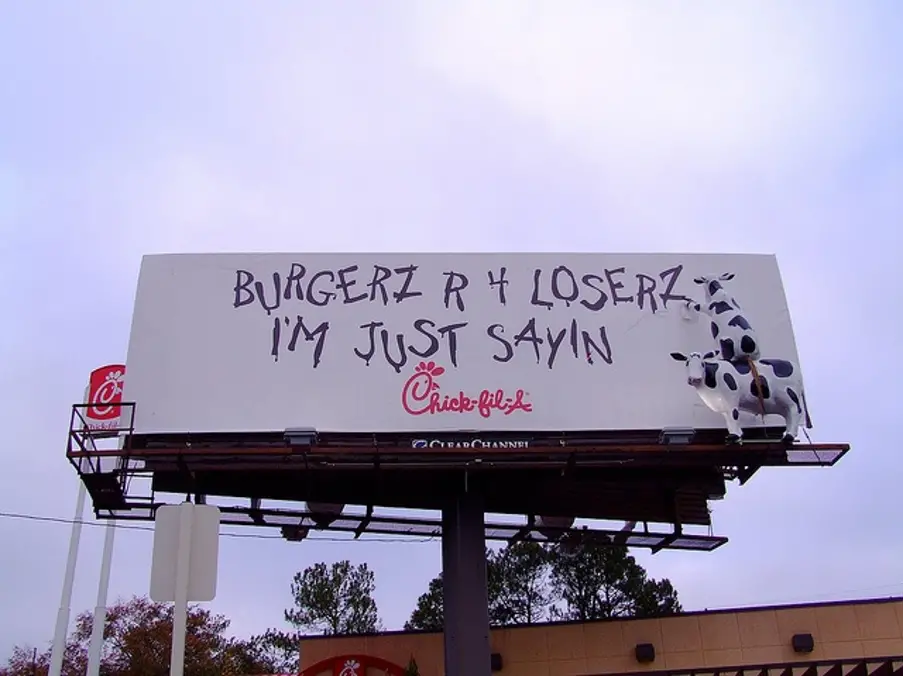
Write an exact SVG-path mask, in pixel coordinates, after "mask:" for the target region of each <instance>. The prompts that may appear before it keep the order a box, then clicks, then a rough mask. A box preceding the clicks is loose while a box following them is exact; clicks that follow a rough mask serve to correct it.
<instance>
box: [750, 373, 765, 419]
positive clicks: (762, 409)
mask: <svg viewBox="0 0 904 676" xmlns="http://www.w3.org/2000/svg"><path fill="white" fill-rule="evenodd" d="M747 365H748V366H749V367H750V370H751V371H752V372H753V384H754V385H755V386H756V398H757V399H758V400H759V402H760V415H761V416H762V418H763V422H766V401H765V400H764V399H763V383H761V382H760V374H759V371H757V368H756V362H755V361H754V360H753V359H751V358H750V357H747Z"/></svg>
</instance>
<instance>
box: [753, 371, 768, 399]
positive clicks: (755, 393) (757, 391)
mask: <svg viewBox="0 0 904 676" xmlns="http://www.w3.org/2000/svg"><path fill="white" fill-rule="evenodd" d="M757 381H759V383H760V387H759V389H757V386H756V384H757ZM761 392H762V394H763V399H768V398H769V397H770V396H771V393H770V392H769V381H768V380H766V377H765V376H757V377H756V378H755V379H752V380H751V381H750V394H752V395H753V396H754V397H757V398H759V396H760V393H761Z"/></svg>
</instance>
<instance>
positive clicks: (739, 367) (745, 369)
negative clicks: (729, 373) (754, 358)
mask: <svg viewBox="0 0 904 676" xmlns="http://www.w3.org/2000/svg"><path fill="white" fill-rule="evenodd" d="M734 367H735V371H737V372H738V373H740V374H741V375H743V376H746V375H747V374H748V373H750V364H749V363H747V362H746V361H739V362H737V363H736V364H734Z"/></svg>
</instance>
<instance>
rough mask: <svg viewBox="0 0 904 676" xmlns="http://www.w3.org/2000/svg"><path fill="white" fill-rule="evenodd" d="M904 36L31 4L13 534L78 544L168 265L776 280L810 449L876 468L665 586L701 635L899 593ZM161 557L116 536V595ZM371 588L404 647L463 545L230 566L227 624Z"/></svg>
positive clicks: (764, 21)
mask: <svg viewBox="0 0 904 676" xmlns="http://www.w3.org/2000/svg"><path fill="white" fill-rule="evenodd" d="M327 6H329V9H328V10H327V9H326V7H327ZM901 35H902V9H901V3H900V2H892V1H891V0H879V1H876V2H863V1H862V0H850V1H848V2H835V1H827V0H818V1H817V0H813V1H807V0H799V1H797V2H793V3H791V2H782V1H780V0H774V1H771V2H768V1H760V2H752V1H750V2H744V1H741V0H736V1H734V2H730V3H725V2H717V1H712V2H708V1H701V2H695V3H677V2H659V3H637V2H630V1H629V0H625V1H624V2H606V3H603V2H593V1H592V0H588V1H587V2H581V1H578V0H572V1H571V2H568V3H563V2H555V3H553V2H545V3H541V2H525V1H524V0H519V1H515V0H512V1H503V0H497V1H496V2H493V3H487V2H480V1H478V0H474V1H471V2H469V1H456V2H452V1H448V2H442V3H440V2H433V3H427V2H423V3H402V2H382V3H328V4H327V3H320V4H318V5H316V6H314V5H312V4H303V3H290V2H282V3H277V2H271V3H251V2H244V3H238V2H233V3H222V2H214V1H201V0H196V1H195V2H192V3H183V2H175V1H172V0H170V1H164V2H154V3H151V2H144V3H137V2H136V3H122V2H114V1H112V0H111V1H108V2H101V1H95V2H87V1H86V2H80V3H56V2H41V1H39V0H32V1H30V2H15V1H14V0H5V1H4V0H0V73H2V76H0V111H2V112H0V119H2V125H0V129H2V131H0V235H2V236H0V307H2V309H3V312H4V321H3V322H2V326H3V328H4V330H3V331H0V387H2V391H3V392H4V393H5V398H4V401H3V406H2V407H0V429H2V430H3V431H4V437H5V438H4V440H3V444H2V445H0V459H2V462H3V465H2V471H0V511H2V512H6V513H9V512H15V513H25V514H32V515H40V516H51V517H62V518H71V515H72V511H73V508H74V503H75V495H76V485H77V484H76V478H75V473H74V471H73V470H72V468H71V467H70V465H69V464H68V463H67V462H66V460H65V458H64V456H63V453H64V449H65V440H66V431H67V424H68V417H69V414H70V406H71V404H73V403H74V402H76V401H77V400H78V399H79V398H80V397H81V395H82V391H83V388H84V385H85V381H86V378H87V374H88V373H89V371H90V370H91V369H92V368H94V367H95V366H98V365H100V364H104V363H109V362H113V361H117V360H122V359H124V358H125V353H126V347H127V341H128V331H129V322H130V314H131V303H132V299H133V295H134V292H135V283H136V278H137V273H138V266H139V261H140V257H141V255H142V254H144V253H149V252H180V251H243V250H255V251H261V250H273V251H298V252H304V251H312V250H324V251H342V250H349V249H352V250H375V251H415V250H425V251H449V250H460V251H498V250H508V251H524V250H538V251H561V250H580V251H585V250H589V251H601V252H611V251H667V252H668V251H701V252H723V251H727V252H765V253H775V254H777V255H778V260H779V264H780V266H781V271H782V274H783V277H784V280H785V284H786V292H787V296H788V300H789V305H790V308H791V313H792V316H793V321H794V325H795V329H796V336H797V343H798V348H799V352H800V356H801V360H802V361H803V365H804V368H805V370H806V373H807V378H808V380H807V391H808V395H809V396H808V400H809V404H810V409H811V412H812V414H813V419H814V424H815V428H814V430H813V435H814V437H815V438H816V439H818V440H821V441H848V442H851V444H852V445H853V451H852V452H851V453H850V454H849V455H848V457H846V458H845V459H844V460H842V461H841V463H840V464H839V465H838V466H837V467H835V468H834V469H800V470H787V471H786V470H779V469H775V470H764V471H762V472H761V473H760V474H758V475H757V476H756V477H755V478H754V479H753V480H752V481H751V482H750V483H749V484H747V485H746V486H744V487H743V488H737V487H736V486H732V487H730V489H729V495H728V499H726V500H725V501H723V502H718V503H715V504H714V505H713V520H714V529H715V532H716V533H717V534H723V535H727V536H729V537H730V538H731V541H730V543H729V544H728V545H727V546H725V547H723V548H722V549H721V550H719V551H718V552H716V553H713V554H709V555H707V554H695V553H688V554H680V553H668V552H665V553H661V554H658V555H656V556H655V557H651V556H649V555H648V554H645V553H643V552H638V557H639V558H640V560H641V562H642V563H643V564H644V565H645V566H647V568H648V569H649V571H650V572H651V573H652V574H653V575H655V576H657V577H661V576H668V577H669V578H671V579H672V581H673V582H674V583H675V585H676V587H677V588H678V590H679V592H680V596H681V600H682V602H683V603H684V605H685V607H687V608H689V609H699V608H704V607H708V608H713V607H718V606H733V605H741V604H766V603H780V602H796V601H815V600H826V599H838V598H849V597H873V596H889V595H898V594H901V591H902V577H901V570H902V510H901V504H902V495H901V492H902V454H901V450H900V449H901V448H902V438H901V429H902V419H901V410H902V409H901V403H902V402H901V390H900V389H899V387H900V380H899V378H900V376H899V375H895V374H898V373H900V372H899V371H898V370H897V369H898V368H899V363H900V350H901V347H900V346H901V344H902V335H901V327H902V316H901V312H902V310H901V308H902V298H901V286H899V284H900V283H901V275H902V269H901V265H902V258H901V251H902V236H901V233H902V110H901V101H902V67H901V63H902V61H901V54H902V38H901ZM891 348H894V349H891ZM896 378H897V380H896ZM889 382H890V383H892V384H891V385H889V384H888V383H889ZM896 393H897V394H896ZM246 532H249V533H250V532H251V531H246ZM263 534H264V535H267V534H268V533H266V532H265V533H263ZM269 534H270V535H272V533H269ZM68 537H69V528H68V526H66V525H61V524H53V523H43V522H34V521H23V520H18V519H14V518H8V517H0V659H3V658H5V656H6V655H7V654H8V651H9V650H10V649H11V647H12V646H13V645H14V644H17V643H19V644H21V643H30V644H33V645H40V646H42V647H43V646H44V645H45V644H46V643H45V642H47V641H49V640H50V638H51V636H52V633H53V625H54V621H55V617H56V612H57V607H58V605H59V593H60V585H61V581H62V575H63V569H64V564H65V558H66V549H67V544H68ZM102 540H103V529H102V528H91V527H89V528H85V529H84V535H83V539H82V542H83V547H82V550H81V555H80V559H79V568H78V575H77V579H76V587H75V593H74V599H73V613H74V612H77V611H81V610H85V609H89V608H92V607H93V605H94V598H95V593H96V584H97V570H98V567H99V563H100V553H101V544H102ZM150 549H151V534H150V533H147V532H131V531H122V532H120V533H119V535H118V536H117V544H116V551H115V558H114V569H113V574H112V587H111V598H115V597H116V596H118V595H131V594H144V593H147V590H148V581H149V569H150V563H149V561H150V559H149V557H150ZM342 558H349V559H351V560H352V561H353V562H356V563H357V562H362V561H366V562H368V564H369V565H370V566H372V567H373V569H374V570H375V572H376V579H377V602H378V605H379V610H380V615H381V616H382V618H383V621H384V624H385V625H386V626H387V627H388V628H399V627H401V625H402V623H403V622H404V620H405V619H406V618H407V616H408V614H409V612H410V611H411V609H412V607H413V605H414V603H415V600H416V598H417V596H418V595H419V594H420V593H421V592H422V591H424V589H425V588H426V585H427V581H428V580H429V579H430V578H431V577H433V576H434V575H435V574H436V573H437V571H438V570H439V565H440V548H439V544H438V543H436V542H430V543H417V542H415V543H402V544H400V543H368V542H348V543H334V542H305V543H303V544H289V543H286V542H284V541H282V540H280V539H233V538H226V539H223V541H222V546H221V569H220V570H221V572H220V578H219V591H218V598H217V599H216V601H215V602H213V603H212V604H211V605H212V607H213V608H214V609H215V610H217V611H219V612H223V613H225V614H226V615H228V616H229V617H231V618H232V620H233V627H232V628H233V630H234V631H235V633H237V634H239V635H247V634H249V633H251V632H256V631H261V630H263V629H265V628H266V627H268V626H280V625H281V622H282V610H283V608H285V607H286V606H287V605H288V602H289V594H288V589H289V581H290V579H291V576H292V574H293V573H294V572H295V571H296V570H300V569H302V568H304V567H305V566H307V565H310V564H312V563H315V562H317V561H328V562H331V561H335V560H338V559H342Z"/></svg>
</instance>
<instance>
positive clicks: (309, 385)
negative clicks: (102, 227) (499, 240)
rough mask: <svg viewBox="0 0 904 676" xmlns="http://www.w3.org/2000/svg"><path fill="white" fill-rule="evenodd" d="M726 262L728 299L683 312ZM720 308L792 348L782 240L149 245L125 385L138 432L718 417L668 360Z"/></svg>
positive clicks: (647, 424) (700, 336)
mask: <svg viewBox="0 0 904 676" xmlns="http://www.w3.org/2000/svg"><path fill="white" fill-rule="evenodd" d="M720 275H722V276H723V279H722V281H721V282H719V284H720V285H721V286H722V287H723V291H725V292H727V293H728V294H729V299H730V300H732V303H733V305H732V307H731V308H730V310H731V311H730V312H727V313H725V314H714V311H713V310H710V314H712V315H713V316H712V317H710V316H707V315H706V314H703V312H700V311H695V310H694V308H693V307H691V308H690V309H688V304H687V302H686V299H688V298H690V299H693V300H694V301H697V302H699V303H700V304H701V307H702V309H703V311H704V312H705V311H707V310H708V305H707V303H708V302H709V299H708V296H707V295H706V290H707V288H708V286H709V283H710V280H713V279H717V278H718V277H719V276H720ZM703 276H705V277H706V280H707V281H706V282H705V283H702V284H701V283H695V282H694V279H695V277H703ZM728 278H730V280H729V279H728ZM717 309H719V310H723V309H724V308H717ZM738 315H740V316H741V317H742V318H741V320H740V324H739V325H738V324H737V323H736V325H735V326H734V327H733V328H731V327H727V328H726V326H725V322H726V321H727V318H734V317H735V316H738ZM713 320H717V321H718V322H721V325H722V328H723V331H724V330H727V331H734V333H733V334H732V336H733V337H734V340H735V341H736V345H740V342H739V341H740V340H741V337H742V333H743V331H740V329H739V328H738V326H745V325H746V326H748V327H751V330H752V331H755V333H754V335H755V336H756V339H757V346H758V347H759V348H760V349H761V351H762V356H763V357H773V358H780V359H785V360H790V361H792V362H797V360H798V359H797V350H796V347H795V343H794V335H793V331H792V327H791V321H790V318H789V313H788V308H787V304H786V300H785V295H784V290H783V287H782V281H781V276H780V274H779V270H778V265H777V263H776V260H775V257H774V256H771V255H747V254H744V255H712V254H180V255H154V256H145V257H144V259H143V261H142V265H141V274H140V278H139V283H138V291H137V296H136V302H135V313H134V317H133V322H132V331H131V338H130V342H129V352H128V359H127V362H126V364H127V369H128V374H129V377H128V378H127V379H126V382H125V393H124V401H127V402H135V431H136V433H137V434H150V433H183V432H255V431H269V432H281V431H283V430H286V429H288V428H295V427H312V428H314V429H316V430H318V431H322V432H323V431H327V432H408V431H411V432H429V431H451V430H499V431H501V430H523V431H549V430H555V431H569V430H628V429H634V430H651V429H656V430H658V429H662V428H663V427H668V426H693V427H696V428H698V429H699V428H724V422H723V419H722V418H721V417H720V416H719V415H718V414H716V413H713V412H712V411H710V410H709V409H708V408H706V406H704V405H703V403H702V401H701V399H700V397H698V396H697V394H696V392H695V390H694V388H692V387H690V386H689V384H688V376H687V373H686V369H685V366H684V364H682V363H681V362H678V361H676V360H675V359H673V358H672V357H670V353H672V352H676V351H678V352H682V353H689V352H692V351H698V352H701V353H702V352H707V351H709V350H712V349H715V348H718V347H719V345H720V342H719V340H720V339H722V338H724V337H725V335H727V334H725V333H722V334H719V335H718V337H714V333H715V332H714V331H713V330H712V325H713V324H714V321H713ZM739 331H740V332H739ZM738 349H740V348H738ZM796 375H798V376H799V373H798V374H796ZM742 415H745V416H746V418H744V419H743V420H742V422H743V423H744V424H745V425H757V424H762V422H761V419H758V418H756V417H754V416H753V415H748V414H742ZM766 423H767V424H769V425H781V424H782V421H781V418H780V417H778V416H771V415H770V416H768V417H767V418H766Z"/></svg>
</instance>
